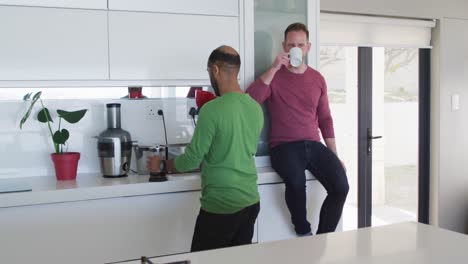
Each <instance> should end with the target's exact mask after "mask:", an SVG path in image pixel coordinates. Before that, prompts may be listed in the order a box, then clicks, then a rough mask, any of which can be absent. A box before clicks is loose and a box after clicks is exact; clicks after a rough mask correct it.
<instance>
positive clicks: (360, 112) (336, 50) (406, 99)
mask: <svg viewBox="0 0 468 264" xmlns="http://www.w3.org/2000/svg"><path fill="white" fill-rule="evenodd" d="M420 54H423V56H422V57H421V55H420ZM428 57H429V52H428V50H424V49H418V48H370V47H351V46H322V47H321V48H320V63H319V71H320V72H321V73H322V75H323V76H324V78H325V80H326V82H327V87H328V97H329V102H330V108H331V111H332V115H333V119H334V126H335V135H336V139H337V149H338V155H339V157H340V159H342V160H343V161H344V163H345V165H346V168H347V176H348V182H349V185H350V191H349V194H348V198H347V200H346V204H345V207H344V210H343V216H342V230H344V231H346V230H353V229H357V228H358V227H366V226H371V225H372V226H379V225H386V224H392V223H398V222H404V221H418V220H419V221H421V222H427V219H426V218H427V216H428V209H427V204H428V193H427V192H428V189H429V187H428V178H429V176H428V159H429V156H428V153H427V151H428V134H425V133H423V132H424V131H426V130H427V131H428V126H429V123H428V122H429V121H428V120H429V113H428V108H429V105H428V104H429V103H428V102H429V98H428V97H427V95H428V94H429V89H428V87H429V83H428V77H429V68H430V67H429V66H430V65H429V61H427V58H428ZM422 59H426V60H422ZM421 61H423V65H421ZM424 69H426V72H424ZM421 80H422V82H423V83H421ZM421 91H423V94H421ZM421 109H423V110H422V111H421ZM421 161H422V162H421ZM418 215H419V218H418ZM424 219H426V220H424Z"/></svg>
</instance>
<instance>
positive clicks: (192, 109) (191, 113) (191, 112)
mask: <svg viewBox="0 0 468 264" xmlns="http://www.w3.org/2000/svg"><path fill="white" fill-rule="evenodd" d="M189 115H190V116H191V117H192V120H193V127H197V122H196V121H195V116H196V115H198V110H197V109H196V108H195V107H191V108H190V111H189Z"/></svg>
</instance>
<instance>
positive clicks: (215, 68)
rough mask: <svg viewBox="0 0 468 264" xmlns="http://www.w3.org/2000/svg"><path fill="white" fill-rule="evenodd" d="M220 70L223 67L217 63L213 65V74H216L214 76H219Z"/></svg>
mask: <svg viewBox="0 0 468 264" xmlns="http://www.w3.org/2000/svg"><path fill="white" fill-rule="evenodd" d="M220 70H221V69H220V68H219V66H218V65H216V64H214V65H213V75H214V76H218V75H219V71H220Z"/></svg>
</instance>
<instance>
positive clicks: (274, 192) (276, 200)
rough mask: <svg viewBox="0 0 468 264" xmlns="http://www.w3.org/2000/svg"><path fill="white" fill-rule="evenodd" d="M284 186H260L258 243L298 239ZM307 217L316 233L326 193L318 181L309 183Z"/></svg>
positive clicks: (307, 188) (281, 184)
mask: <svg viewBox="0 0 468 264" xmlns="http://www.w3.org/2000/svg"><path fill="white" fill-rule="evenodd" d="M284 189H285V187H284V184H283V183H280V184H269V185H260V186H259V192H260V199H261V200H260V206H261V210H260V214H259V216H258V242H260V243H261V242H267V241H274V240H283V239H290V238H295V237H297V235H296V233H295V232H294V227H293V225H292V223H291V215H290V213H289V210H288V207H287V206H286V201H285V200H284ZM306 190H307V215H308V220H309V222H310V223H311V225H312V231H313V232H314V233H315V231H316V230H317V226H318V220H319V215H320V207H321V206H322V203H323V200H324V199H325V197H326V191H325V189H324V188H323V187H322V185H321V184H320V183H319V182H318V181H317V180H309V181H307V187H306Z"/></svg>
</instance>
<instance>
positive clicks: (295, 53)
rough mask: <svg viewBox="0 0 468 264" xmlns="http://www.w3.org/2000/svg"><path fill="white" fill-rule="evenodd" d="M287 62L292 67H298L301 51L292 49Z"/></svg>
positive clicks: (300, 62) (296, 48) (300, 60)
mask: <svg viewBox="0 0 468 264" xmlns="http://www.w3.org/2000/svg"><path fill="white" fill-rule="evenodd" d="M289 61H290V63H291V65H292V66H293V67H299V66H300V65H301V64H302V50H301V48H298V47H294V48H292V49H290V50H289Z"/></svg>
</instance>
